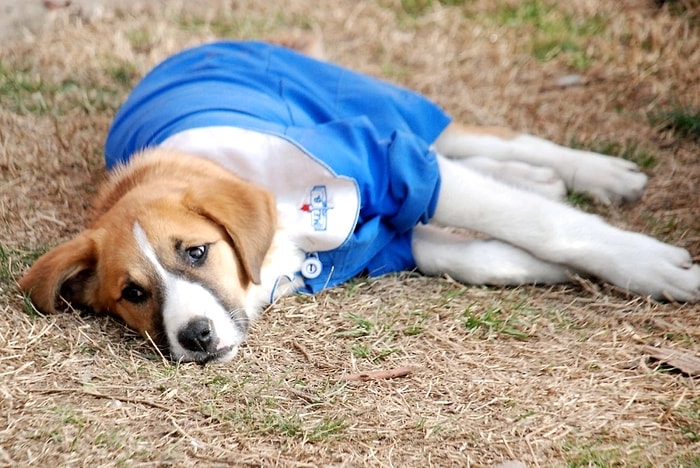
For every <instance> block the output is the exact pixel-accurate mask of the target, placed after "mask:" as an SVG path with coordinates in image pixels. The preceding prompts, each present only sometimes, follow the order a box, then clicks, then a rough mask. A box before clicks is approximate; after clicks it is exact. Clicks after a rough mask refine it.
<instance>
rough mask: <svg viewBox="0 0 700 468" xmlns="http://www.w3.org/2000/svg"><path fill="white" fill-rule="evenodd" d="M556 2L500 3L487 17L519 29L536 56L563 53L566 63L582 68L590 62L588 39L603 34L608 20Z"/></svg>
mask: <svg viewBox="0 0 700 468" xmlns="http://www.w3.org/2000/svg"><path fill="white" fill-rule="evenodd" d="M556 5H557V4H556V2H545V1H543V0H526V1H522V2H518V3H514V4H512V5H511V4H509V5H499V6H498V7H497V9H496V10H495V11H494V12H493V13H491V14H490V16H489V17H488V18H486V19H490V20H491V21H492V22H494V23H496V24H497V25H504V26H507V27H509V28H513V29H516V30H518V31H521V32H522V34H520V37H521V38H522V41H523V44H525V45H526V47H527V48H528V49H529V52H530V53H531V54H532V55H533V56H534V57H535V58H537V59H538V60H540V61H542V62H547V61H550V60H553V59H555V58H557V57H560V56H562V57H563V58H564V59H565V61H566V62H567V63H568V65H569V66H571V67H573V68H575V69H577V70H585V69H586V68H588V67H589V66H590V65H591V63H592V62H593V57H592V56H591V55H590V54H589V52H588V51H587V41H588V40H589V39H590V38H591V37H594V36H598V35H601V34H604V33H605V31H606V29H607V25H608V20H607V19H606V18H605V17H603V16H602V15H593V16H588V17H581V18H580V17H574V16H573V15H571V14H568V13H565V12H563V11H561V10H559V9H557V7H556Z"/></svg>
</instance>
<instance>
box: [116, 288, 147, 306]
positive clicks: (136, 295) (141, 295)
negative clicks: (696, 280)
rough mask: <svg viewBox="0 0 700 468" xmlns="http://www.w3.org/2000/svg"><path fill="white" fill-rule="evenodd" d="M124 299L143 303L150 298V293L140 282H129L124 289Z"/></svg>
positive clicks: (134, 302)
mask: <svg viewBox="0 0 700 468" xmlns="http://www.w3.org/2000/svg"><path fill="white" fill-rule="evenodd" d="M122 299H124V300H126V301H129V302H131V303H132V304H141V303H142V302H145V301H146V299H148V293H147V292H146V290H145V289H143V288H142V287H141V286H139V285H138V284H134V283H129V284H128V285H126V287H125V288H124V289H122Z"/></svg>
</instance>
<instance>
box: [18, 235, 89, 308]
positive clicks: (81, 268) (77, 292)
mask: <svg viewBox="0 0 700 468" xmlns="http://www.w3.org/2000/svg"><path fill="white" fill-rule="evenodd" d="M93 232H94V231H92V230H88V231H84V232H83V233H81V234H80V235H78V237H76V238H74V239H73V240H70V241H68V242H65V243H63V244H61V245H59V246H57V247H55V248H53V249H51V250H50V251H48V252H47V253H45V254H44V255H42V256H41V257H39V259H38V260H37V261H36V262H35V263H34V265H32V267H31V268H30V269H29V271H28V272H27V273H26V274H25V275H24V276H23V277H22V279H20V280H19V286H20V288H22V290H23V291H24V292H26V293H28V294H29V297H30V298H31V299H32V302H34V305H35V306H36V308H37V309H38V310H40V311H41V312H44V313H49V314H53V313H56V312H58V310H59V307H57V305H58V304H59V300H60V298H63V299H65V300H66V301H67V302H69V303H71V304H72V305H73V306H76V307H77V306H83V305H90V304H89V302H90V301H89V299H88V298H89V292H90V291H92V290H94V281H95V279H94V278H95V276H94V272H95V265H96V263H97V251H96V245H95V241H94V239H93V237H92V234H93Z"/></svg>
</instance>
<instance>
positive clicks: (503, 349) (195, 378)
mask: <svg viewBox="0 0 700 468" xmlns="http://www.w3.org/2000/svg"><path fill="white" fill-rule="evenodd" d="M190 3H195V2H190ZM196 3H198V5H199V6H197V7H194V6H190V7H188V8H184V9H183V7H181V6H177V5H175V4H174V3H167V5H168V6H167V7H162V6H159V7H148V8H144V9H141V10H138V11H136V12H134V11H131V10H124V11H116V12H112V14H108V15H105V16H103V17H101V18H97V19H93V20H91V21H87V20H85V19H83V18H81V17H80V16H76V15H75V14H72V13H71V12H70V11H60V10H59V11H57V12H55V18H54V20H53V23H52V24H51V25H50V27H49V28H48V29H47V31H46V33H45V34H42V35H40V36H38V37H36V38H35V39H34V40H32V41H28V42H26V41H25V42H19V41H17V42H14V43H11V44H7V43H6V44H3V47H2V50H1V51H0V218H2V222H1V223H0V248H1V250H0V262H1V263H0V415H1V416H0V421H1V422H0V466H4V465H7V466H27V465H36V466H52V465H53V466H90V467H95V466H115V465H123V466H163V465H175V466H188V465H192V464H195V463H199V464H203V465H210V466H223V465H255V466H257V465H265V466H269V465H282V466H320V465H323V466H328V465H331V466H332V465H342V466H363V465H368V466H450V465H459V466H487V465H492V464H495V463H499V462H502V461H505V460H520V461H522V462H525V463H526V464H528V465H531V466H562V465H569V466H609V465H631V466H640V465H641V466H644V465H647V466H663V465H667V466H698V464H700V457H699V456H698V454H699V453H700V388H698V381H697V380H696V379H693V378H690V377H688V376H685V375H683V374H681V373H678V372H675V371H674V370H673V369H668V368H664V367H663V366H660V365H659V363H657V362H654V361H652V360H649V359H648V358H647V356H645V355H644V353H643V349H644V346H646V345H659V346H663V347H666V348H672V349H678V350H683V351H685V352H688V353H691V354H695V355H700V306H697V305H695V306H690V305H679V304H658V303H655V302H650V301H647V300H644V299H641V298H629V297H626V296H624V295H623V294H621V293H620V292H619V291H616V290H614V289H612V288H609V287H607V286H604V285H600V284H597V283H592V282H589V281H581V282H580V284H577V285H572V286H566V287H553V288H543V287H522V288H513V289H491V288H483V287H463V286H461V285H458V284H455V283H453V282H451V281H449V280H448V279H435V278H424V277H420V276H417V275H412V274H403V275H398V276H389V277H386V278H381V279H375V280H364V279H358V280H356V281H354V282H352V283H351V284H349V285H347V286H344V287H340V288H335V289H333V290H330V291H327V292H324V293H322V294H319V295H318V296H315V297H304V296H299V297H294V298H289V299H287V300H285V301H283V302H282V303H280V304H278V305H277V306H275V307H274V308H272V309H271V310H269V311H267V312H266V313H265V314H264V317H263V318H262V319H261V320H260V321H259V322H258V323H257V324H256V325H255V326H254V328H253V330H252V334H251V336H250V338H249V340H248V342H247V345H246V346H245V348H244V350H243V352H242V355H241V356H240V358H238V359H237V360H236V361H235V362H233V363H230V364H227V365H218V366H208V367H204V368H202V367H199V366H196V365H181V366H176V365H173V364H170V363H167V362H164V361H163V360H161V358H160V357H159V356H158V355H157V354H156V353H155V352H154V351H153V348H152V347H151V346H150V345H149V344H148V343H146V342H144V341H143V340H142V339H140V338H139V337H137V336H135V335H134V334H133V333H131V332H129V331H128V330H127V329H125V328H124V327H123V326H121V325H120V324H118V323H116V322H115V321H113V320H111V319H107V318H104V317H93V316H89V315H88V316H83V315H80V314H78V313H75V314H65V315H61V316H55V317H41V316H35V315H31V314H28V313H27V312H26V311H25V306H24V302H23V299H22V296H21V295H20V294H19V293H18V292H17V290H16V289H15V283H14V281H15V280H16V279H17V278H18V277H19V275H20V274H21V273H22V271H23V269H24V268H25V265H26V264H27V263H28V262H30V261H31V259H32V258H33V257H34V256H35V255H36V253H37V251H41V250H44V249H46V248H47V247H49V246H51V245H54V244H55V243H57V242H59V241H62V240H66V239H68V238H69V237H70V236H71V235H72V234H74V233H75V232H77V231H78V230H79V229H80V226H81V220H82V219H83V216H84V212H85V207H86V203H87V200H89V197H90V195H91V193H92V192H93V190H94V187H95V183H96V182H97V181H98V180H99V179H100V177H101V175H102V159H101V148H102V144H103V140H104V136H105V134H106V131H107V127H108V125H109V122H110V119H111V117H112V115H113V113H114V111H115V109H116V107H117V106H118V105H119V103H120V102H121V101H122V100H123V99H124V97H125V95H126V93H127V92H128V89H129V87H130V86H131V85H132V84H133V83H134V81H135V80H136V79H137V78H138V77H139V76H141V75H142V74H143V73H145V72H146V71H147V70H148V69H149V68H150V67H151V66H152V65H154V64H155V63H157V62H158V61H159V60H161V59H162V58H164V57H166V56H167V55H168V54H170V53H172V52H174V51H177V50H179V49H181V48H182V47H184V46H187V45H191V44H196V43H199V42H201V41H204V40H210V39H214V38H216V37H218V36H221V35H226V36H228V37H260V36H272V35H279V34H285V33H288V32H290V31H294V30H298V29H312V30H315V31H317V32H318V33H320V34H322V35H323V37H324V40H325V43H326V51H327V53H328V55H329V56H330V57H331V58H332V59H333V60H334V61H336V62H339V63H342V64H344V65H347V66H350V67H352V68H355V69H358V70H361V71H364V72H368V73H371V74H375V75H379V76H383V77H385V78H387V79H390V80H393V81H397V82H400V83H402V84H404V85H407V86H410V87H412V88H414V89H417V90H419V91H422V92H424V93H426V94H428V95H429V96H431V97H432V98H434V99H435V100H436V101H438V102H439V103H441V104H442V105H443V106H444V107H445V108H446V109H447V110H449V111H450V112H451V113H452V114H453V115H454V116H455V117H457V118H459V119H462V120H465V121H468V122H470V123H477V124H497V125H508V126H511V127H515V128H519V129H521V130H525V131H529V132H532V133H536V134H539V135H542V136H545V137H549V138H552V139H554V140H556V141H559V142H562V143H565V144H569V143H571V142H572V141H574V140H575V141H576V142H578V143H579V144H581V145H583V146H586V147H600V146H607V147H611V144H616V145H617V147H618V148H620V149H621V150H622V151H627V152H631V153H633V155H635V154H636V155H637V156H638V155H639V153H640V152H642V153H644V154H648V155H652V156H653V157H654V159H655V161H656V163H655V164H654V165H653V166H652V167H651V168H650V169H649V170H648V171H649V175H650V176H651V181H650V184H649V189H648V191H647V193H646V195H645V197H644V198H643V200H642V201H641V202H640V203H638V204H635V205H634V206H630V207H624V208H622V209H606V210H602V209H601V208H600V207H593V208H592V209H599V210H601V212H604V214H605V215H606V216H607V217H609V218H610V219H611V220H612V221H613V222H614V223H616V224H618V225H621V226H625V227H629V228H632V229H636V230H640V231H644V232H647V233H650V234H653V235H655V236H658V237H660V238H662V239H664V240H666V241H669V242H672V243H674V244H677V245H680V246H683V247H686V248H688V249H689V250H690V251H691V252H692V253H693V254H694V255H695V256H696V259H697V258H698V255H700V219H699V218H700V217H699V216H698V202H699V200H700V183H699V182H700V159H699V157H698V154H699V151H700V147H699V146H698V143H697V141H693V140H692V139H681V138H678V137H677V136H676V135H675V134H674V133H673V132H671V131H667V130H661V129H659V128H654V127H653V126H651V125H650V124H649V121H648V119H647V117H646V116H647V113H649V112H651V111H654V110H656V109H660V108H664V107H665V106H669V105H674V104H677V103H682V104H686V105H688V104H692V105H695V106H698V105H700V102H698V96H700V73H698V70H700V31H698V29H697V14H696V13H697V11H695V12H690V13H688V14H685V15H684V14H683V13H682V12H681V13H678V12H676V11H670V10H671V8H670V6H669V5H668V4H667V5H664V6H662V7H660V8H659V7H657V6H656V5H655V4H654V2H652V1H645V0H621V1H616V2H606V1H602V0H586V1H582V2H569V3H570V4H569V3H566V2H557V3H556V4H557V5H558V6H557V7H556V8H555V9H554V13H551V14H552V15H554V16H553V18H554V20H553V21H555V22H556V21H561V19H562V18H573V19H574V20H575V21H584V20H585V19H586V18H591V17H593V16H594V15H598V16H599V17H600V18H602V20H601V22H602V26H601V27H600V29H598V30H596V31H594V32H587V33H585V34H584V35H583V36H581V38H580V44H579V45H580V49H579V50H578V51H577V50H573V51H564V52H563V53H561V54H558V55H557V54H555V56H553V57H551V59H550V60H547V61H540V60H537V59H536V58H534V57H533V54H532V50H531V46H532V41H533V40H534V39H537V38H539V40H542V41H544V40H546V39H547V38H546V37H544V38H543V37H542V36H541V35H540V36H538V34H540V33H538V32H537V30H536V28H535V27H534V26H533V24H531V23H528V22H527V21H526V20H523V19H520V20H518V19H515V20H507V18H505V17H504V15H503V12H504V10H505V9H507V8H506V7H508V6H512V7H513V8H512V9H515V8H517V5H519V4H520V2H516V1H504V2H489V1H481V0H477V1H474V2H464V3H465V5H453V6H451V5H450V4H451V3H457V2H443V3H445V5H444V6H443V5H441V4H440V3H438V2H437V1H435V2H432V5H430V2H420V1H414V2H410V1H403V2H401V1H399V0H372V1H366V2H352V1H344V2H326V3H319V2H312V1H310V0H291V1H288V2H286V5H287V6H285V7H284V9H281V8H279V7H276V6H270V5H272V2H258V1H246V0H238V1H235V2H214V1H207V2H196ZM529 3H531V4H532V3H534V4H537V5H539V6H540V7H542V6H543V5H549V4H550V3H549V2H544V1H543V2H534V1H533V2H529ZM669 3H670V2H669ZM674 3H675V2H674ZM689 4H690V3H689ZM157 5H161V3H158V4H157ZM321 5H322V6H321ZM421 5H422V6H421ZM425 5H428V6H425ZM411 6H413V7H415V8H409V7H411ZM419 7H420V8H419ZM691 7H692V8H696V7H694V6H692V5H691ZM512 9H511V10H512ZM407 10H408V11H407ZM691 13H693V14H691ZM548 14H549V13H548ZM557 18H558V19H557ZM572 34H574V33H573V32H572ZM581 60H584V62H585V64H584V66H583V67H580V66H579V65H577V63H579V64H580V61H581ZM572 73H578V74H580V75H581V76H582V78H583V79H582V81H580V82H579V83H578V84H577V85H576V86H568V87H562V86H559V85H558V84H557V83H558V79H559V78H561V77H562V76H565V75H569V74H572ZM401 367H410V368H411V370H412V373H411V374H410V375H408V376H406V377H403V378H396V379H386V380H384V379H380V380H371V381H367V382H345V381H343V380H342V377H343V376H344V375H347V374H357V373H367V372H372V371H378V370H386V369H394V368H401Z"/></svg>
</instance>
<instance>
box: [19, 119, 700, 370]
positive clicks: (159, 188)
mask: <svg viewBox="0 0 700 468" xmlns="http://www.w3.org/2000/svg"><path fill="white" fill-rule="evenodd" d="M435 149H436V151H437V152H438V153H439V156H438V162H439V167H440V175H441V189H440V195H439V200H438V204H437V209H436V212H435V215H434V218H433V220H432V222H431V224H429V225H425V226H423V225H420V226H416V228H415V233H414V240H413V245H412V249H413V254H414V257H415V260H416V263H417V265H418V269H419V270H420V271H421V272H423V273H425V274H427V275H441V274H447V275H450V276H451V277H453V278H455V279H457V280H459V281H461V282H464V283H468V284H491V285H515V284H526V283H550V284H551V283H560V282H567V281H569V279H570V277H571V274H572V273H578V274H582V275H590V276H594V277H598V278H600V279H602V280H605V281H608V282H610V283H612V284H614V285H616V286H618V287H620V288H622V289H625V290H628V291H631V292H634V293H637V294H640V295H644V296H651V297H653V298H655V299H670V300H676V301H689V302H692V301H697V300H699V299H700V266H698V265H693V262H692V258H691V256H690V254H689V253H688V252H687V251H686V250H684V249H681V248H678V247H673V246H670V245H667V244H664V243H662V242H659V241H657V240H655V239H653V238H651V237H648V236H645V235H642V234H638V233H634V232H628V231H624V230H621V229H618V228H616V227H613V226H611V225H610V224H607V223H606V222H605V221H603V220H602V219H601V218H599V217H597V216H594V215H591V214H586V213H583V212H580V211H578V210H576V209H574V208H572V207H570V206H568V205H566V204H564V203H561V202H560V201H559V199H560V198H561V197H562V196H563V195H564V194H565V192H566V190H576V191H579V192H585V193H588V194H590V195H592V196H594V197H596V198H597V199H599V200H602V201H604V202H609V203H617V202H621V201H633V200H636V199H638V198H639V197H640V196H641V194H642V191H643V189H644V187H645V184H646V180H647V178H646V176H645V175H644V174H643V173H641V172H640V171H639V170H638V168H637V167H636V165H635V164H633V163H631V162H628V161H624V160H621V159H618V158H613V157H609V156H605V155H601V154H597V153H592V152H587V151H579V150H573V149H569V148H565V147H562V146H559V145H556V144H554V143H552V142H549V141H546V140H543V139H540V138H537V137H533V136H529V135H522V134H517V133H514V132H511V131H509V130H505V129H500V128H476V127H469V126H464V125H459V124H452V125H451V126H449V127H448V128H447V130H446V131H445V132H444V133H443V134H442V135H441V136H440V137H439V139H438V140H437V141H436V142H435ZM240 176H241V177H243V178H245V174H241V175H240ZM497 178H498V179H501V180H500V181H499V180H496V179H497ZM93 213H94V214H93V218H94V219H93V220H92V222H91V223H90V224H89V227H88V228H87V229H86V230H84V231H82V232H81V233H79V234H78V235H77V236H76V237H75V238H74V239H72V240H70V241H68V242H66V243H64V244H62V245H59V246H57V247H56V248H54V249H53V250H51V251H49V252H48V253H47V254H45V255H44V256H42V257H41V258H40V259H39V260H38V261H37V262H36V263H35V264H34V265H33V266H32V267H31V269H30V270H29V271H28V272H27V273H26V275H25V276H24V277H23V278H22V279H21V280H20V286H21V288H22V289H23V290H24V291H27V292H28V293H29V294H30V296H31V299H32V300H33V302H34V304H35V306H36V307H37V309H39V310H41V311H43V312H47V313H53V312H56V311H58V310H60V309H62V308H64V307H65V304H66V303H70V304H72V305H73V306H75V307H85V308H90V309H93V310H94V311H96V312H102V313H108V314H113V315H115V316H118V317H120V318H121V319H123V320H124V322H126V323H127V324H128V325H129V326H130V327H132V328H133V329H134V330H136V331H138V332H140V333H142V334H143V335H144V336H148V337H150V338H152V339H153V340H155V341H156V342H157V343H159V344H160V345H162V346H163V347H164V348H165V349H167V351H169V353H170V355H171V356H172V358H173V359H175V360H182V361H197V362H200V363H206V362H211V361H226V360H229V359H231V358H233V357H234V356H235V355H236V352H237V350H238V348H239V346H240V344H241V343H242V341H243V340H244V338H245V335H246V332H247V329H248V325H249V323H250V321H251V320H253V319H255V317H256V316H257V315H258V314H259V312H260V311H261V310H262V308H263V307H264V306H265V305H267V304H269V303H270V302H271V301H274V299H275V298H277V297H279V296H282V295H285V294H289V293H292V292H293V291H294V290H295V289H296V287H297V286H298V285H299V284H298V283H297V282H298V281H300V280H299V279H298V278H297V279H295V276H294V275H295V273H296V272H298V271H299V270H300V267H301V265H302V262H303V260H304V255H303V253H302V252H301V251H299V250H298V249H297V247H296V246H295V245H294V244H293V243H292V242H291V241H290V239H289V235H288V233H287V232H286V231H285V227H284V226H282V225H280V224H279V223H278V222H277V216H276V206H275V201H274V199H273V197H272V195H271V194H270V193H268V192H267V191H265V190H264V189H262V188H259V187H256V186H254V185H252V184H250V183H247V182H245V181H244V180H243V179H242V178H239V175H237V174H233V173H231V172H229V171H227V170H226V169H224V168H223V167H221V166H219V165H218V164H217V163H215V162H211V161H207V160H204V159H202V158H199V157H196V156H192V155H187V154H178V153H175V152H173V151H172V150H169V149H166V148H162V147H161V148H153V149H149V150H147V151H145V152H144V153H143V154H141V155H138V156H136V157H134V158H133V159H132V160H131V162H130V163H129V164H128V165H126V166H125V167H122V168H119V169H118V170H116V171H114V172H113V173H112V174H110V176H109V178H108V180H107V181H106V183H104V184H103V185H102V187H101V188H100V190H99V192H98V194H97V197H96V200H95V203H94V210H93ZM433 223H434V224H433ZM437 226H451V227H457V228H467V229H471V230H475V231H480V232H482V233H485V234H487V235H488V236H489V237H490V238H489V239H488V240H480V239H469V238H465V237H462V236H460V235H457V234H453V233H450V232H447V231H445V230H442V229H441V228H439V227H437ZM280 279H283V280H282V281H280Z"/></svg>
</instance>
